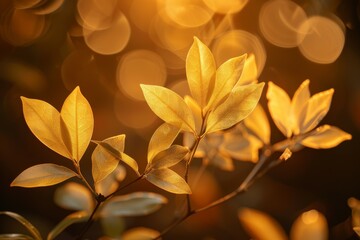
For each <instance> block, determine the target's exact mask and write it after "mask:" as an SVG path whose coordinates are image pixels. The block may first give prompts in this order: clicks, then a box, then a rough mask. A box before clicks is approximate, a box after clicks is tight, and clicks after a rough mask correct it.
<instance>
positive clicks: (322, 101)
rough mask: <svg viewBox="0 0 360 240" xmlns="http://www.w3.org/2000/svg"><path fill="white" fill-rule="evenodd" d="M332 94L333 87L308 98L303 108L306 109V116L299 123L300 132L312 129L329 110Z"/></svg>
mask: <svg viewBox="0 0 360 240" xmlns="http://www.w3.org/2000/svg"><path fill="white" fill-rule="evenodd" d="M333 94H334V89H329V90H326V91H323V92H319V93H317V94H315V95H314V96H312V97H311V98H310V99H309V101H308V103H307V106H305V108H304V109H303V111H306V115H305V116H306V117H305V119H304V120H303V121H301V122H300V123H299V125H300V132H301V133H305V132H308V131H310V130H312V129H313V128H315V127H316V126H317V125H318V124H319V122H320V121H321V120H322V119H323V118H324V117H325V115H326V114H327V112H328V111H329V108H330V105H331V99H332V96H333ZM302 115H303V114H302Z"/></svg>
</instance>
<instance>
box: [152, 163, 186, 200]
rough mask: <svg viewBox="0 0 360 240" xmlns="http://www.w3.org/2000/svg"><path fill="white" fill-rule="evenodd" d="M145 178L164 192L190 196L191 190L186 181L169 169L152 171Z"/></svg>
mask: <svg viewBox="0 0 360 240" xmlns="http://www.w3.org/2000/svg"><path fill="white" fill-rule="evenodd" d="M145 177H146V179H147V180H148V181H149V182H151V183H152V184H154V185H155V186H157V187H159V188H161V189H164V190H165V191H168V192H171V193H176V194H191V189H190V187H189V185H188V184H187V183H186V181H185V180H184V179H183V178H182V177H181V176H180V175H179V174H177V173H176V172H174V171H173V170H171V169H168V168H160V169H153V170H152V171H150V172H149V173H148V174H147V175H145Z"/></svg>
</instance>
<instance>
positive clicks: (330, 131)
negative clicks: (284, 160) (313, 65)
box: [301, 125, 352, 149]
mask: <svg viewBox="0 0 360 240" xmlns="http://www.w3.org/2000/svg"><path fill="white" fill-rule="evenodd" d="M351 138H352V137H351V134H349V133H347V132H344V131H343V130H341V129H339V128H337V127H334V126H330V125H323V126H321V127H318V128H317V129H316V131H315V133H314V134H312V135H310V136H309V137H307V138H305V139H304V140H302V141H301V144H302V145H304V146H306V147H309V148H315V149H319V148H333V147H336V146H337V145H339V144H340V143H342V142H343V141H346V140H350V139H351Z"/></svg>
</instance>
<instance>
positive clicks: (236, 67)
mask: <svg viewBox="0 0 360 240" xmlns="http://www.w3.org/2000/svg"><path fill="white" fill-rule="evenodd" d="M245 60H246V54H244V55H242V56H240V57H236V58H231V59H229V60H227V61H226V62H224V63H223V64H222V65H221V66H220V67H219V69H218V70H217V71H216V80H215V86H214V90H213V93H212V95H211V98H210V100H209V104H208V107H209V109H215V108H216V107H217V105H218V104H219V103H221V101H223V100H224V98H225V97H227V96H228V95H229V94H230V92H231V90H232V89H233V88H234V86H235V84H236V83H237V82H238V81H239V79H240V76H241V73H242V71H243V67H244V63H245Z"/></svg>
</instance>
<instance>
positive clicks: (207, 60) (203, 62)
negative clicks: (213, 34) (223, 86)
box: [186, 37, 216, 108]
mask: <svg viewBox="0 0 360 240" xmlns="http://www.w3.org/2000/svg"><path fill="white" fill-rule="evenodd" d="M215 73H216V65H215V60H214V57H213V55H212V53H211V51H210V49H209V48H208V47H207V46H206V45H205V44H204V43H202V42H201V41H200V40H199V39H198V38H196V37H194V42H193V44H192V46H191V47H190V49H189V52H188V55H187V57H186V77H187V80H188V84H189V88H190V92H191V95H192V97H193V98H194V99H195V100H196V101H197V102H198V104H199V105H200V107H201V108H204V107H205V106H206V104H207V102H208V100H209V98H210V94H211V92H212V88H213V87H214V86H212V82H213V81H214V78H215Z"/></svg>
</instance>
